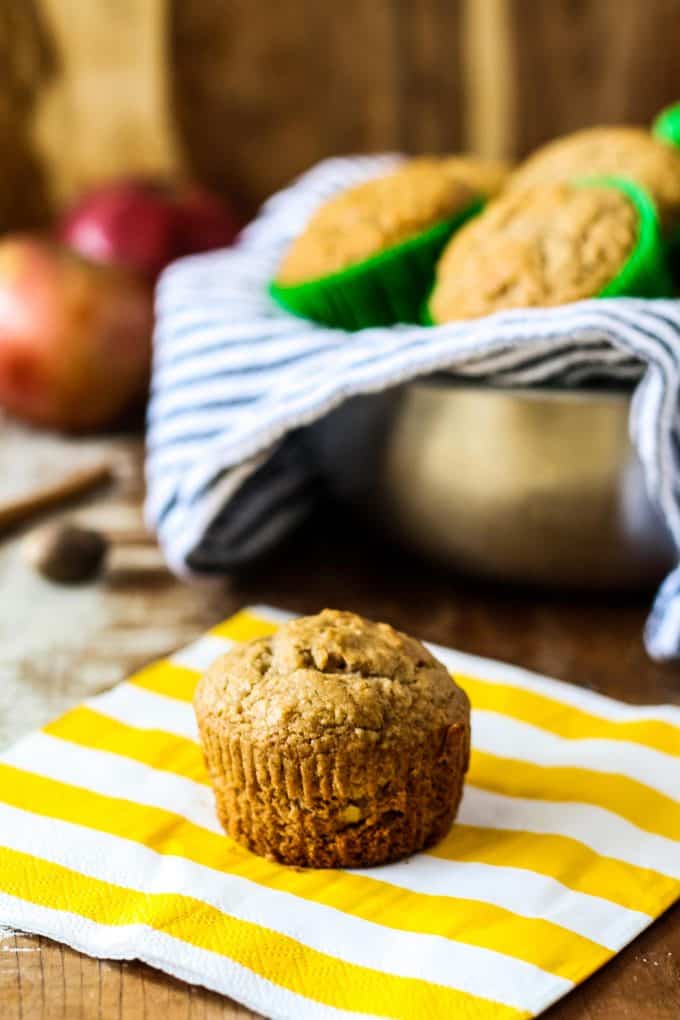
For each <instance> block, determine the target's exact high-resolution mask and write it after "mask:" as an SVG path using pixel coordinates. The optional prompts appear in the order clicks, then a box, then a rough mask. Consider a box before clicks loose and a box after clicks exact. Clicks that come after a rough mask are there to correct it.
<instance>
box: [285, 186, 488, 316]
mask: <svg viewBox="0 0 680 1020" xmlns="http://www.w3.org/2000/svg"><path fill="white" fill-rule="evenodd" d="M483 205H484V200H483V199H482V198H476V199H475V200H474V201H473V202H471V203H470V204H469V205H467V206H466V207H465V208H464V209H461V210H460V211H459V212H458V213H456V215H455V216H453V217H451V218H449V219H448V220H443V221H442V222H441V223H436V224H435V225H434V226H433V227H430V228H429V229H428V230H424V231H423V232H422V233H420V234H418V235H416V236H415V237H411V238H409V239H408V240H406V241H402V242H401V243H400V244H396V245H393V246H392V247H391V248H387V249H386V250H385V251H382V252H380V253H379V254H377V255H373V256H371V257H370V258H367V259H362V261H361V262H357V263H355V265H353V266H349V267H348V268H347V269H342V270H340V271H338V272H336V273H329V274H328V275H327V276H322V277H319V278H317V279H315V280H308V281H305V282H304V283H300V284H293V285H290V286H288V285H285V284H279V283H277V282H276V280H274V281H273V282H272V283H270V285H269V293H270V295H271V296H272V298H273V299H274V300H275V301H276V302H277V304H279V305H281V306H282V307H283V308H285V309H286V310H287V311H289V312H292V313H293V314H294V315H299V316H302V318H305V319H314V320H315V321H316V322H321V323H323V324H324V325H326V326H331V327H333V328H337V329H346V330H352V331H354V330H358V329H367V328H369V327H371V326H391V325H394V323H397V322H418V321H419V313H420V307H421V303H422V300H423V294H427V292H428V291H429V289H430V288H431V286H432V281H433V279H434V267H435V264H436V262H437V259H438V258H439V255H440V254H441V252H442V250H443V248H444V246H445V245H446V242H447V241H448V240H449V238H450V237H451V235H452V234H453V233H454V231H456V230H457V229H458V228H459V227H461V226H462V225H463V223H465V222H466V221H467V220H469V219H470V218H471V217H472V216H475V215H476V214H477V213H478V212H480V210H481V209H482V208H483Z"/></svg>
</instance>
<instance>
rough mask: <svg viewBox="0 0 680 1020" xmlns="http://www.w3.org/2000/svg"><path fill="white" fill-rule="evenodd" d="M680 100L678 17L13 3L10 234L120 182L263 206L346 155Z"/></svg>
mask: <svg viewBox="0 0 680 1020" xmlns="http://www.w3.org/2000/svg"><path fill="white" fill-rule="evenodd" d="M679 97H680V0H342V2H341V0H286V2H285V3H280V2H278V0H190V2H189V0H87V2H83V0H0V152H1V153H2V160H1V161H0V229H7V228H11V227H17V226H24V225H28V224H30V223H34V222H41V221H42V220H44V218H45V216H46V214H47V211H48V209H49V206H50V203H54V202H58V201H60V200H63V199H64V198H66V197H68V196H70V195H71V194H73V193H74V192H75V191H77V189H78V188H80V187H82V186H83V185H85V184H88V183H90V182H92V181H93V180H96V179H98V178H100V177H103V176H109V175H112V174H116V173H122V172H125V171H128V170H136V171H150V172H154V171H170V172H180V173H182V172H183V173H187V174H191V175H192V176H196V177H198V178H199V179H202V180H203V181H205V182H206V183H209V184H212V185H213V186H215V187H217V188H218V189H220V190H222V191H224V192H225V193H227V194H231V195H234V196H237V197H238V198H239V199H240V200H241V201H242V203H243V204H244V206H245V207H246V208H247V209H252V208H253V207H254V206H255V205H256V204H257V203H258V202H259V201H260V200H261V199H262V198H263V197H264V196H266V195H267V194H268V193H269V192H270V191H271V190H272V189H274V188H276V187H278V186H279V185H281V184H282V183H284V182H285V181H287V180H288V179H290V177H291V176H293V175H294V174H296V173H297V172H299V171H300V170H302V169H304V168H305V167H307V166H308V165H309V164H310V163H312V162H314V161H315V160H317V159H319V158H321V157H323V156H326V155H329V154H332V153H338V152H352V151H354V152H367V151H374V150H380V149H405V150H409V151H412V152H426V151H442V150H455V149H461V148H471V149H474V150H477V151H480V152H482V153H485V154H489V155H504V156H510V157H517V156H521V155H522V154H524V153H526V152H527V151H528V150H529V149H531V147H532V146H534V145H536V144H537V143H538V142H541V141H543V140H544V139H546V138H548V137H551V136H553V135H555V134H559V133H560V132H564V131H569V130H571V129H573V128H576V127H579V126H582V125H586V124H592V123H597V122H620V121H639V122H648V121H649V120H650V118H651V117H652V116H653V114H654V113H655V112H656V110H658V108H659V107H661V106H662V105H664V104H665V103H667V102H669V101H671V100H673V99H676V98H679Z"/></svg>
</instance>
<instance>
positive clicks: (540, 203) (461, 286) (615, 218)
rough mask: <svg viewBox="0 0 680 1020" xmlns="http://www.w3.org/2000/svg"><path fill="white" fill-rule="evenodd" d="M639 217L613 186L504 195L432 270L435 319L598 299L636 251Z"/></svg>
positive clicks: (542, 189)
mask: <svg viewBox="0 0 680 1020" xmlns="http://www.w3.org/2000/svg"><path fill="white" fill-rule="evenodd" d="M637 231H638V213H637V210H636V208H635V206H634V205H633V203H632V201H631V200H630V199H629V198H628V196H627V195H626V194H624V192H622V191H620V190H619V189H618V188H607V187H587V188H582V187H575V186H573V185H569V184H548V185H544V186H542V187H536V188H528V189H522V190H520V189H515V190H512V191H507V192H505V193H504V194H503V195H501V197H500V198H497V199H496V200H495V201H493V202H491V203H490V204H489V205H488V206H487V208H486V210H485V211H484V212H483V213H482V214H481V216H478V217H477V218H476V219H475V220H473V221H472V222H470V223H469V224H467V225H466V226H465V227H463V229H462V230H460V231H459V232H458V233H457V234H456V236H455V237H454V238H452V240H451V241H450V242H449V244H448V246H447V247H446V248H445V250H444V252H443V254H442V257H441V259H440V261H439V264H438V266H437V277H436V283H435V287H434V289H433V291H432V295H431V297H430V301H429V311H430V315H431V317H432V319H433V321H434V322H448V321H450V320H454V319H471V318H476V317H477V316H481V315H489V314H491V313H492V312H496V311H500V310H501V309H508V308H524V307H529V306H532V305H533V306H538V307H547V306H549V305H561V304H567V303H568V302H570V301H579V300H582V299H583V298H587V297H592V296H594V295H596V294H599V293H600V292H601V291H602V289H603V288H604V287H605V286H606V285H607V284H608V283H609V282H610V280H611V279H612V278H613V277H614V276H615V275H616V274H617V272H618V271H619V270H620V269H621V267H622V266H623V264H624V262H625V261H626V259H627V258H628V256H629V255H630V254H631V251H632V250H633V248H634V247H635V244H636V240H637Z"/></svg>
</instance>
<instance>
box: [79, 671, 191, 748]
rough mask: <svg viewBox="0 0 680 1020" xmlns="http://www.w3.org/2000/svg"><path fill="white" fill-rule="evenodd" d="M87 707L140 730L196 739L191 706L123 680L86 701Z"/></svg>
mask: <svg viewBox="0 0 680 1020" xmlns="http://www.w3.org/2000/svg"><path fill="white" fill-rule="evenodd" d="M85 704H86V705H87V707H88V708H92V709H94V711H95V712H101V713H102V714H103V715H108V716H111V718H112V719H117V720H118V722H122V723H126V724H127V725H128V726H136V727H138V728H139V729H141V730H161V731H162V732H163V733H174V734H175V736H177V737H186V738H187V739H189V740H198V728H197V726H196V717H195V716H194V711H193V708H192V707H191V705H190V704H189V703H188V702H186V701H179V700H178V699H177V698H168V697H166V696H165V695H164V694H156V693H155V692H153V691H147V690H145V689H144V688H143V687H137V686H135V685H134V684H129V683H122V684H118V686H117V687H114V688H112V689H111V690H110V691H106V692H105V693H104V694H98V695H97V697H96V698H90V699H89V700H88V701H86V702H85Z"/></svg>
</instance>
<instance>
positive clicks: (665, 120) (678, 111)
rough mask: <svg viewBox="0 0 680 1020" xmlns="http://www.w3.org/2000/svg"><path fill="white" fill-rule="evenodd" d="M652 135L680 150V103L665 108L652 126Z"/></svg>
mask: <svg viewBox="0 0 680 1020" xmlns="http://www.w3.org/2000/svg"><path fill="white" fill-rule="evenodd" d="M652 134H653V135H654V137H655V138H661V139H662V140H663V141H664V142H669V143H670V144H671V145H677V146H678V148H680V103H673V105H672V106H667V107H666V109H665V110H662V111H661V113H660V114H659V115H658V117H657V118H656V120H655V121H654V123H653V124H652Z"/></svg>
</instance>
